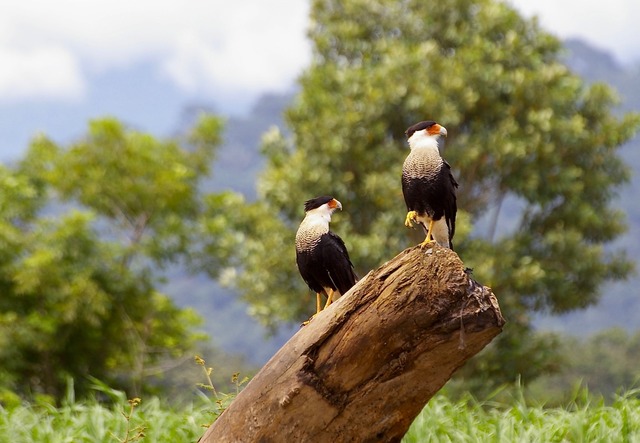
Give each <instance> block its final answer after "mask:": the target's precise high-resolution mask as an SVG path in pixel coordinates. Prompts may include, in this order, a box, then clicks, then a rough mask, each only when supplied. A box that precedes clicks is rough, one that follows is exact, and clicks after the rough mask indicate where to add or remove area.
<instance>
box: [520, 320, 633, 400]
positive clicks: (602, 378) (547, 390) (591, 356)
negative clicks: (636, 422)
mask: <svg viewBox="0 0 640 443" xmlns="http://www.w3.org/2000/svg"><path fill="white" fill-rule="evenodd" d="M560 354H561V355H562V369H561V370H560V371H558V373H557V374H554V375H552V376H549V377H541V378H540V379H538V380H536V381H535V382H533V383H531V384H530V385H529V386H528V389H529V390H530V391H531V392H532V393H534V394H535V395H536V396H537V397H539V398H545V399H547V400H548V401H558V400H561V399H562V398H561V397H560V396H561V395H563V394H564V395H566V394H567V393H568V392H570V391H571V390H572V389H573V387H574V385H575V383H576V382H577V381H579V382H580V383H581V384H582V385H583V386H585V387H587V388H589V392H591V393H593V394H597V395H601V396H603V397H604V398H605V399H607V400H610V399H611V398H613V397H614V395H615V394H616V393H619V392H620V391H628V390H631V389H633V388H634V387H638V386H640V332H636V333H634V334H629V333H628V332H626V331H625V330H623V329H620V328H614V329H609V330H605V331H601V332H599V333H597V334H595V335H593V336H592V337H589V338H588V339H584V340H579V339H577V338H573V337H564V338H563V339H562V340H561V342H560Z"/></svg>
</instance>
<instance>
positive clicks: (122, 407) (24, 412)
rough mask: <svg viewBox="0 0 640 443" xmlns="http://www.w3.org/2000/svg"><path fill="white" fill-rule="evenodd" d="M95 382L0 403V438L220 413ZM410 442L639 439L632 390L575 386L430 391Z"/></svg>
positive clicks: (45, 436)
mask: <svg viewBox="0 0 640 443" xmlns="http://www.w3.org/2000/svg"><path fill="white" fill-rule="evenodd" d="M203 367H204V365H203ZM98 389H99V390H100V391H101V395H102V396H103V397H104V396H106V397H109V398H110V399H111V402H112V403H110V404H109V405H106V404H104V403H101V402H98V401H97V400H90V401H85V402H76V401H74V399H73V396H72V394H70V395H69V396H68V398H67V400H65V402H64V403H63V405H62V406H60V407H54V406H52V405H50V404H47V403H44V402H42V403H38V404H22V405H19V406H16V407H13V408H7V409H4V408H2V407H1V406H0V442H5V441H6V442H15V443H21V442H35V441H37V442H45V443H58V442H60V443H62V442H74V443H75V442H92V443H93V442H110V443H116V442H121V443H131V442H138V441H140V442H164V441H171V442H178V443H180V442H195V441H197V440H198V438H199V437H200V436H201V435H202V434H203V433H204V431H205V427H206V426H207V425H208V424H210V423H211V422H212V421H213V420H214V418H215V417H216V416H217V415H218V414H219V413H220V412H221V411H220V403H219V402H217V401H216V400H214V399H211V398H209V397H208V396H204V395H202V396H200V397H198V398H197V399H196V401H194V403H193V404H189V405H183V406H181V407H176V408H172V407H170V406H167V402H164V401H161V400H159V399H158V398H155V397H153V398H149V399H143V400H142V401H141V402H138V400H139V399H132V400H127V399H126V398H125V396H124V394H123V393H120V392H117V391H113V390H109V388H107V387H105V386H99V387H98ZM501 398H505V396H504V395H502V397H501ZM414 442H415V443H426V442H630V443H632V442H640V390H634V391H629V392H628V393H627V394H625V395H623V396H619V397H617V398H616V399H615V400H614V401H613V402H612V403H610V404H605V403H604V402H603V401H601V400H593V399H591V398H590V397H589V395H588V394H587V393H586V391H583V392H582V393H581V394H579V395H578V398H576V399H575V400H574V401H572V402H570V403H569V404H568V405H566V406H564V407H553V408H545V407H543V406H533V405H530V404H528V403H527V401H525V399H524V397H523V396H522V394H521V393H519V392H518V391H516V392H515V394H513V396H512V397H511V398H508V399H507V400H501V401H500V402H498V401H486V402H479V401H476V400H474V399H472V398H471V397H467V398H465V399H463V400H460V401H451V400H449V399H448V398H447V397H446V396H444V395H437V396H436V397H434V398H433V399H432V400H431V401H430V402H429V404H428V405H427V406H426V407H425V408H424V410H423V411H422V412H421V413H420V415H419V416H418V417H417V418H416V420H415V421H414V423H413V425H412V426H411V429H410V430H409V432H408V433H407V435H406V436H405V438H404V439H403V443H414Z"/></svg>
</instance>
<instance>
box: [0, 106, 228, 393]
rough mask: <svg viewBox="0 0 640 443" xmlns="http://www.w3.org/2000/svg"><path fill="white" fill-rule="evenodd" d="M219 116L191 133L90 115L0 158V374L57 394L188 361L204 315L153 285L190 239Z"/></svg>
mask: <svg viewBox="0 0 640 443" xmlns="http://www.w3.org/2000/svg"><path fill="white" fill-rule="evenodd" d="M221 127H222V126H221V121H220V119H218V118H215V117H211V116H203V117H202V118H201V119H200V120H199V121H198V123H197V124H196V125H195V127H194V128H193V129H192V130H191V133H190V135H189V137H188V139H187V140H182V141H180V140H169V141H159V140H157V139H155V138H154V137H152V136H151V135H148V134H144V133H140V132H138V131H133V130H130V129H127V128H125V127H124V126H123V125H122V124H121V123H120V122H118V121H117V120H115V119H110V118H107V119H102V120H96V121H92V122H91V123H90V124H89V131H88V134H87V135H86V136H85V137H84V138H83V139H82V140H80V141H78V142H76V143H72V144H71V145H70V146H69V147H66V148H63V147H60V146H58V145H56V144H55V143H54V142H53V141H51V140H49V139H47V138H46V137H44V136H40V137H38V138H36V139H35V140H34V141H33V143H32V144H31V146H30V148H29V151H28V153H27V155H26V157H25V158H24V160H22V161H21V162H20V163H19V165H18V166H17V167H16V168H14V169H9V168H5V167H3V168H1V169H0V195H1V197H0V209H1V210H2V211H1V213H0V246H1V250H2V253H1V255H0V287H1V288H2V297H1V298H0V337H1V338H0V360H1V361H2V362H3V363H2V365H0V386H2V387H3V388H5V389H11V390H14V391H16V392H18V393H20V394H25V395H26V394H34V393H38V392H41V393H45V394H48V395H52V396H54V397H56V398H59V397H60V396H61V395H62V394H63V393H64V388H65V384H66V383H67V381H68V380H67V379H68V378H73V379H74V382H75V387H76V389H77V391H78V393H79V394H82V393H84V392H85V390H86V389H87V387H88V385H89V383H90V381H89V380H88V378H87V376H88V375H91V376H93V377H97V378H99V379H102V380H103V381H105V382H108V383H110V384H112V385H114V386H115V387H120V388H126V389H128V390H131V391H133V393H138V392H139V391H140V390H142V389H145V388H148V387H149V386H150V384H149V383H148V380H149V375H150V374H156V373H161V372H162V371H163V370H164V369H166V366H167V363H168V362H173V363H174V364H175V362H176V359H178V361H179V359H180V358H189V360H191V358H192V357H193V351H192V349H193V347H194V345H195V344H196V343H197V342H198V341H200V340H201V339H202V338H203V335H202V334H200V333H198V332H196V330H195V327H197V326H198V324H199V323H200V321H201V319H200V318H199V317H198V316H197V315H196V314H195V313H194V312H192V311H191V310H188V309H180V308H178V307H176V306H175V305H174V303H173V302H172V301H171V299H169V298H168V297H167V296H166V295H164V294H161V293H160V292H159V291H158V290H157V289H156V288H157V286H158V283H159V282H160V278H161V276H162V274H161V273H159V270H161V269H162V267H163V266H166V265H167V264H168V263H176V262H179V261H180V260H182V259H184V257H185V256H186V255H187V252H188V251H190V250H191V248H192V247H193V243H194V242H195V239H194V237H193V233H194V230H195V231H197V230H196V229H195V228H194V227H196V226H197V225H198V224H199V223H201V219H200V217H201V214H202V210H203V207H204V204H203V202H202V200H203V196H202V195H201V194H200V193H199V191H198V184H199V182H200V180H201V179H202V178H203V177H204V176H206V175H207V173H208V171H209V167H210V164H211V162H212V161H213V158H214V155H215V151H216V147H217V145H218V143H219V140H220V132H221ZM185 354H186V356H185Z"/></svg>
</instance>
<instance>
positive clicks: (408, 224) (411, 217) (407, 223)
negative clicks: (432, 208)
mask: <svg viewBox="0 0 640 443" xmlns="http://www.w3.org/2000/svg"><path fill="white" fill-rule="evenodd" d="M417 216H418V213H417V212H416V211H409V212H407V216H406V217H405V219H404V225H405V226H406V227H407V228H413V224H412V223H411V222H415V221H416V217H417Z"/></svg>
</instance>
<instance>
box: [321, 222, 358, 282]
mask: <svg viewBox="0 0 640 443" xmlns="http://www.w3.org/2000/svg"><path fill="white" fill-rule="evenodd" d="M318 246H319V247H320V248H321V252H322V259H323V262H324V264H325V268H326V270H327V272H328V274H329V278H330V279H331V281H332V283H333V284H332V285H331V286H335V287H336V289H338V291H340V294H345V293H346V292H347V291H348V290H349V289H351V287H352V286H353V285H355V284H356V281H357V280H358V277H357V276H356V274H355V272H354V270H353V263H351V260H350V259H349V252H348V251H347V247H346V246H345V244H344V241H342V239H341V238H340V237H339V236H338V235H336V234H334V233H333V232H331V231H329V232H328V233H327V234H324V235H322V237H321V238H320V244H319V245H318Z"/></svg>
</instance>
